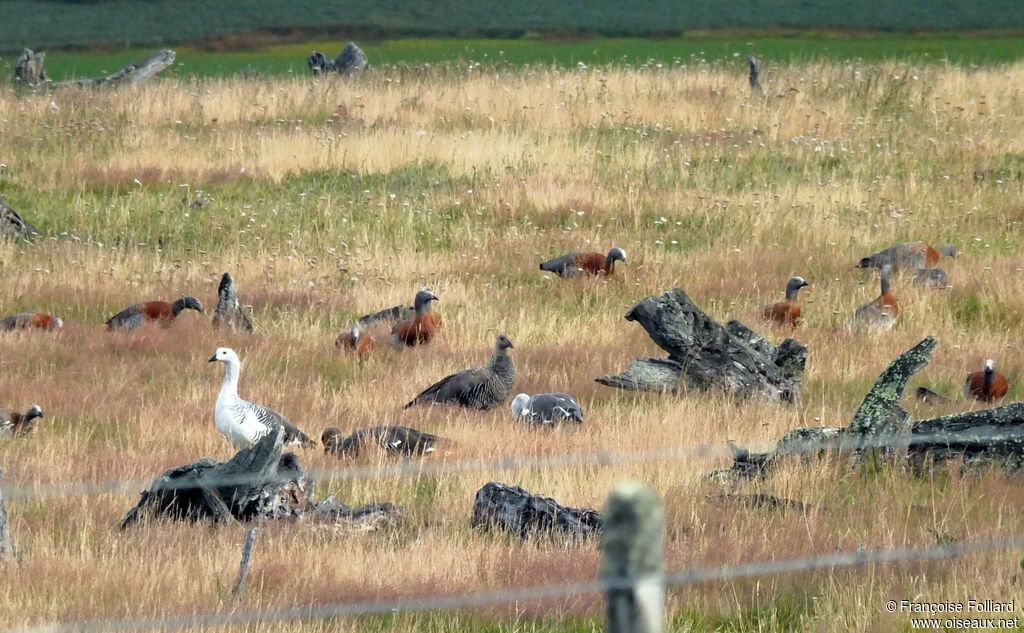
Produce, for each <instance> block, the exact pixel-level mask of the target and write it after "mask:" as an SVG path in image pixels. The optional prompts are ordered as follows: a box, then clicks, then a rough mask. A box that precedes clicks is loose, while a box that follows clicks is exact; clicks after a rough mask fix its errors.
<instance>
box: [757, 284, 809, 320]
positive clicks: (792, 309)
mask: <svg viewBox="0 0 1024 633" xmlns="http://www.w3.org/2000/svg"><path fill="white" fill-rule="evenodd" d="M809 285H810V284H809V283H807V282H806V281H804V278H803V277H793V278H792V279H790V280H789V282H788V283H787V284H786V300H785V301H778V302H776V303H772V304H768V305H763V306H761V315H762V316H763V317H764V318H766V319H768V320H769V321H775V322H776V323H780V324H782V325H788V326H790V327H796V325H797V323H798V322H799V319H800V302H799V301H797V298H796V296H797V293H799V292H800V289H801V288H805V287H807V286H809Z"/></svg>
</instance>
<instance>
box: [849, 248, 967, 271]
mask: <svg viewBox="0 0 1024 633" xmlns="http://www.w3.org/2000/svg"><path fill="white" fill-rule="evenodd" d="M958 254H959V251H957V248H956V247H955V246H953V245H952V244H944V245H943V246H942V247H940V248H934V247H932V246H929V245H928V244H925V243H924V242H900V243H898V244H893V245H892V246H890V247H888V248H885V249H882V250H880V251H878V252H877V253H874V254H872V255H868V256H867V257H863V258H861V260H860V263H858V264H857V268H881V267H882V266H885V265H886V264H888V265H889V266H892V267H893V268H896V269H899V268H935V266H936V265H937V264H938V263H939V260H940V259H942V258H943V257H956V256H957V255H958Z"/></svg>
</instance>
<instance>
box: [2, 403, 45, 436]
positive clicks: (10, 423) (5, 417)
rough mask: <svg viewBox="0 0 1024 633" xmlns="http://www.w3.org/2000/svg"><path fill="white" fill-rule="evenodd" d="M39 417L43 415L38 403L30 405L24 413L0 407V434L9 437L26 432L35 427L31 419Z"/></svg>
mask: <svg viewBox="0 0 1024 633" xmlns="http://www.w3.org/2000/svg"><path fill="white" fill-rule="evenodd" d="M41 417H43V410H42V409H40V408H39V406H38V405H32V406H31V407H29V408H28V409H27V410H26V411H25V412H24V413H19V412H17V411H13V410H11V409H8V408H7V407H0V436H6V437H9V436H12V435H19V434H21V433H28V432H29V431H31V430H32V429H33V428H35V427H34V425H33V424H32V420H35V419H36V418H41Z"/></svg>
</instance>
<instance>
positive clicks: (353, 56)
mask: <svg viewBox="0 0 1024 633" xmlns="http://www.w3.org/2000/svg"><path fill="white" fill-rule="evenodd" d="M366 63H367V59H366V53H364V52H363V50H362V49H361V48H359V47H358V46H356V44H355V42H349V43H348V44H346V45H345V48H343V49H341V52H340V53H338V56H337V57H335V58H334V59H333V60H329V59H327V56H326V55H324V54H323V53H321V52H320V51H313V54H312V55H310V56H309V57H307V58H306V64H307V65H308V66H309V70H310V71H311V72H312V73H313V75H314V76H316V77H319V76H322V75H326V74H327V73H331V72H335V73H338V74H339V75H354V74H356V73H358V72H361V71H362V70H363V69H364V68H366Z"/></svg>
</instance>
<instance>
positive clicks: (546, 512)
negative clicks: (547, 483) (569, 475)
mask: <svg viewBox="0 0 1024 633" xmlns="http://www.w3.org/2000/svg"><path fill="white" fill-rule="evenodd" d="M472 525H473V527H482V528H491V527H496V528H498V529H500V530H504V531H505V532H510V533H512V534H516V535H519V536H521V537H525V536H527V535H529V534H531V533H549V534H551V533H562V534H567V535H570V536H589V535H591V534H596V533H597V532H599V531H600V530H601V525H602V522H601V515H600V513H598V512H597V510H593V509H591V508H569V507H566V506H563V505H561V504H559V503H558V502H557V501H555V500H554V499H550V498H547V497H541V496H539V495H533V494H530V493H529V492H527V491H525V490H523V489H522V488H520V487H518V486H508V485H506V484H502V483H498V482H494V481H492V482H491V483H489V484H487V485H485V486H484V487H483V488H481V489H480V490H478V491H477V493H476V498H475V499H474V501H473V518H472Z"/></svg>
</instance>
